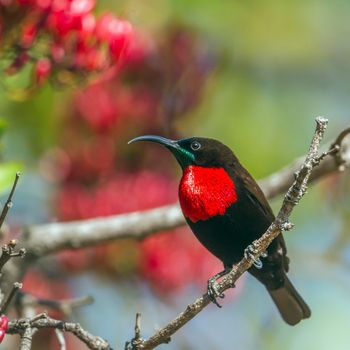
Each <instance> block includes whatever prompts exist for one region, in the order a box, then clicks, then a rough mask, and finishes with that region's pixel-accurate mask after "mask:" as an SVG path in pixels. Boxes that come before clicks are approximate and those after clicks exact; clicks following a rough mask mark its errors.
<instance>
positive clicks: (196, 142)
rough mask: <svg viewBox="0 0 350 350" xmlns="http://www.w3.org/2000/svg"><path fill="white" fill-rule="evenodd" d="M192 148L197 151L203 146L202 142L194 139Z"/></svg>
mask: <svg viewBox="0 0 350 350" xmlns="http://www.w3.org/2000/svg"><path fill="white" fill-rule="evenodd" d="M191 148H192V150H193V151H197V150H199V149H200V148H201V144H200V143H199V142H198V141H193V142H192V143H191Z"/></svg>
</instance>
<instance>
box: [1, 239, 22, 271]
mask: <svg viewBox="0 0 350 350" xmlns="http://www.w3.org/2000/svg"><path fill="white" fill-rule="evenodd" d="M16 245H17V240H15V239H13V240H11V241H10V242H9V243H8V244H4V245H3V246H2V247H1V250H2V253H1V257H0V272H1V270H2V268H3V266H4V265H5V264H6V263H7V262H8V261H9V260H10V259H11V258H14V257H20V258H23V257H24V255H25V253H26V251H25V249H24V248H22V249H20V250H18V251H15V248H16Z"/></svg>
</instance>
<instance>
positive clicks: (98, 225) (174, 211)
mask: <svg viewBox="0 0 350 350" xmlns="http://www.w3.org/2000/svg"><path fill="white" fill-rule="evenodd" d="M348 134H350V128H348V129H346V130H344V131H343V132H342V133H341V134H340V135H339V136H338V137H337V139H336V141H335V142H334V143H333V144H332V145H331V147H330V148H331V149H334V145H336V144H337V145H338V146H339V149H338V150H337V151H336V152H334V151H333V152H331V154H332V155H333V156H332V157H327V158H326V159H324V161H323V162H322V163H321V164H320V166H319V167H317V169H315V171H314V172H313V174H312V176H311V177H310V182H314V181H316V180H319V179H321V178H324V177H325V176H326V175H329V174H331V173H334V172H337V171H339V169H340V170H344V169H345V168H349V167H350V140H347V141H345V137H346V136H347V135H348ZM304 158H305V157H303V158H298V159H297V160H295V161H294V162H293V163H292V164H291V165H289V166H287V167H285V168H284V169H282V170H280V171H278V172H277V173H275V174H272V175H271V176H269V177H267V178H266V179H263V180H261V181H260V182H259V184H260V186H261V188H262V190H263V191H264V193H265V195H266V197H267V198H268V199H271V198H273V197H276V196H277V195H279V194H281V193H285V191H286V190H287V189H288V187H289V186H290V184H291V183H293V181H294V178H295V175H294V174H295V172H296V171H297V169H299V168H300V166H301V165H302V163H303V159H304ZM184 224H185V219H184V217H183V215H182V213H181V209H180V208H179V206H178V204H173V205H169V206H165V207H160V208H156V209H152V210H146V211H139V212H133V213H129V214H123V215H115V216H110V217H103V218H95V219H90V220H82V221H73V222H66V223H52V224H45V225H38V226H31V227H29V228H28V229H27V231H26V235H25V237H26V238H27V239H26V242H25V246H26V248H27V250H28V254H31V255H32V256H38V257H41V256H44V255H47V254H50V253H54V252H56V251H60V250H63V249H68V248H72V249H75V248H81V247H88V246H93V245H96V244H100V243H104V242H108V241H113V240H117V239H123V238H134V239H143V238H145V237H146V236H148V235H150V234H152V233H154V232H159V231H164V230H169V229H173V228H176V227H179V226H182V225H184Z"/></svg>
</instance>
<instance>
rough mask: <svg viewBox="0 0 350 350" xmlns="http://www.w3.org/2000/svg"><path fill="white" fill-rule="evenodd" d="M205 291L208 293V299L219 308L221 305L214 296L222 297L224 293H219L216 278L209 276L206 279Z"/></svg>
mask: <svg viewBox="0 0 350 350" xmlns="http://www.w3.org/2000/svg"><path fill="white" fill-rule="evenodd" d="M207 293H208V295H209V299H210V301H211V302H212V303H213V304H215V305H216V306H217V307H219V308H221V307H222V306H221V305H220V304H219V303H218V301H217V300H216V298H221V299H223V298H225V294H224V293H219V291H218V289H217V284H216V279H212V278H210V279H209V280H208V291H207Z"/></svg>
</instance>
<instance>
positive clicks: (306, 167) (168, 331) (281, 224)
mask: <svg viewBox="0 0 350 350" xmlns="http://www.w3.org/2000/svg"><path fill="white" fill-rule="evenodd" d="M327 123H328V121H327V120H326V119H324V118H321V117H318V118H316V131H315V134H314V137H313V139H312V142H311V145H310V148H309V152H308V154H307V156H306V159H305V161H304V163H303V165H302V167H301V168H300V170H299V172H298V173H297V175H296V179H295V181H294V183H293V185H292V186H291V187H290V188H289V190H288V192H287V194H286V195H285V198H284V201H283V204H282V207H281V209H280V211H279V213H278V215H277V217H276V220H275V221H274V222H273V223H272V224H271V225H270V227H269V228H268V229H267V231H266V232H265V233H264V234H263V235H262V236H261V238H259V239H258V240H256V241H254V242H253V243H252V245H253V247H254V254H251V255H245V257H244V258H243V259H242V260H241V261H240V262H239V263H238V264H237V265H236V266H235V267H234V268H233V269H232V271H231V272H230V273H229V274H227V275H226V276H225V277H224V278H223V279H222V280H221V281H220V282H218V283H217V290H218V293H219V294H221V293H223V292H224V291H225V290H227V289H229V288H232V287H233V286H234V285H235V282H236V281H237V280H238V278H240V277H241V276H242V275H243V273H244V272H246V271H247V270H248V269H249V268H250V267H251V266H252V265H253V262H254V260H256V259H258V258H259V257H260V255H261V254H263V253H264V252H265V251H266V249H267V247H268V246H269V245H270V244H271V242H272V241H273V240H274V239H275V238H276V237H277V236H278V235H279V234H280V233H281V232H282V231H284V230H290V229H291V228H292V225H291V224H290V223H289V221H288V220H289V216H290V215H291V213H292V211H293V209H294V207H295V206H296V205H297V204H298V203H299V201H300V199H301V198H302V197H303V196H304V194H305V193H306V190H307V184H308V180H309V177H310V175H311V172H312V170H313V168H314V167H315V166H316V165H317V164H318V162H317V158H318V150H319V147H320V142H321V140H322V138H323V134H324V131H325V129H326V127H327ZM209 303H210V299H209V296H208V294H204V295H203V296H202V297H200V298H198V299H197V300H196V301H195V302H194V303H192V304H190V305H188V306H187V308H186V310H185V311H183V312H182V313H181V314H180V315H178V316H177V317H176V318H175V319H174V320H173V321H171V322H170V323H169V324H168V325H166V326H165V327H163V328H162V329H160V330H159V331H157V332H156V333H155V334H154V335H153V336H151V337H150V338H149V339H147V340H144V341H143V342H142V343H141V344H138V345H137V344H136V345H135V344H132V343H130V345H132V347H130V348H129V349H132V350H141V349H142V350H150V349H154V348H155V347H157V346H158V345H160V344H163V343H165V342H167V341H168V340H169V338H170V337H171V336H172V335H173V334H174V333H175V332H176V331H178V330H179V329H180V328H181V327H183V326H184V325H185V324H186V323H187V322H189V321H190V320H191V319H192V318H194V317H195V316H196V315H197V314H198V313H199V312H200V311H202V310H203V309H204V308H205V307H206V306H207V305H208V304H209Z"/></svg>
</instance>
